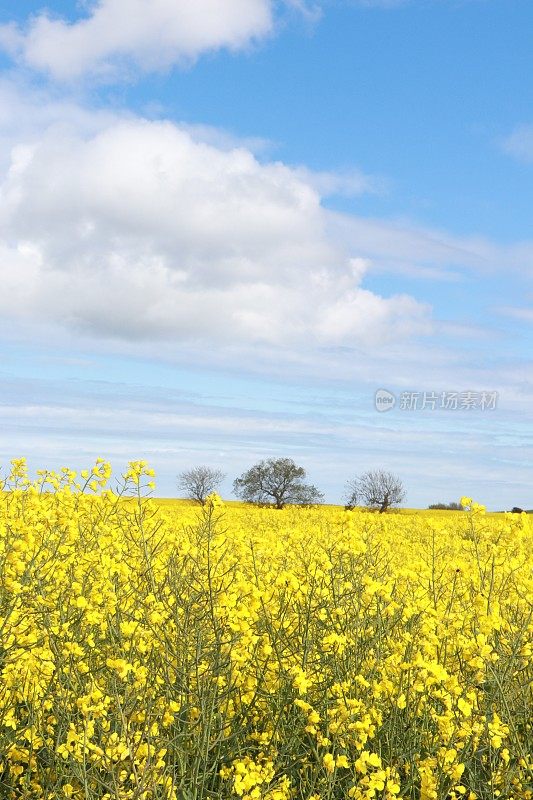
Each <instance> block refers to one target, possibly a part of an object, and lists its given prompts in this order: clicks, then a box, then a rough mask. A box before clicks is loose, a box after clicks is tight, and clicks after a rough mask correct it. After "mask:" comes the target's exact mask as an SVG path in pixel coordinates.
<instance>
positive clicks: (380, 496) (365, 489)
mask: <svg viewBox="0 0 533 800" xmlns="http://www.w3.org/2000/svg"><path fill="white" fill-rule="evenodd" d="M404 497H405V492H404V488H403V483H402V481H401V480H400V478H398V476H397V475H393V474H392V472H386V471H385V470H382V469H378V470H370V471H369V472H364V473H363V474H362V475H360V476H359V478H354V479H353V480H351V481H349V483H348V484H347V502H346V508H354V506H356V505H357V504H358V502H361V503H362V504H363V505H365V506H367V507H368V508H373V509H376V510H377V511H379V512H380V514H383V513H384V512H385V511H387V510H388V509H389V508H391V506H398V505H400V503H401V502H402V500H403V499H404Z"/></svg>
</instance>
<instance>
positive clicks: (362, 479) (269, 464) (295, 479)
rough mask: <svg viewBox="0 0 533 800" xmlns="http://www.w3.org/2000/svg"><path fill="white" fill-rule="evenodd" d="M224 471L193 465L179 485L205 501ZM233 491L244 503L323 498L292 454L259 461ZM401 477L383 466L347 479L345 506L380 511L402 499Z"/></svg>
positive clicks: (277, 504) (297, 502) (235, 483)
mask: <svg viewBox="0 0 533 800" xmlns="http://www.w3.org/2000/svg"><path fill="white" fill-rule="evenodd" d="M225 477H226V476H225V474H224V473H223V472H222V471H221V470H218V469H213V468H211V467H207V466H200V467H194V468H192V469H189V470H186V471H184V472H182V473H181V474H180V475H179V476H178V488H179V489H180V491H181V492H182V493H184V494H185V496H186V497H187V498H188V499H190V500H194V501H195V502H197V503H199V504H200V505H204V504H205V502H206V499H207V497H208V496H209V495H210V494H212V493H213V492H215V491H216V490H217V489H218V487H219V486H220V484H221V483H222V482H223V481H224V479H225ZM233 493H234V494H235V496H236V497H238V498H239V499H241V500H243V501H244V502H246V503H255V504H256V505H262V506H271V507H273V508H277V509H281V508H284V507H285V506H286V505H288V504H290V505H298V506H315V505H319V504H320V503H323V502H324V495H323V494H322V492H320V491H319V489H317V487H316V486H313V485H312V484H309V483H306V471H305V469H304V468H303V467H301V466H298V465H297V464H295V462H294V461H293V460H292V458H268V459H265V460H263V461H259V462H258V463H257V464H254V466H252V467H250V469H248V470H246V472H243V474H242V475H241V476H240V477H238V478H235V480H234V481H233ZM404 497H405V492H404V488H403V484H402V481H401V480H400V478H399V477H398V476H396V475H393V474H392V473H391V472H386V471H385V470H371V471H369V472H364V473H363V474H362V475H360V476H359V477H356V478H353V479H351V480H350V481H348V483H347V485H346V493H345V508H346V509H353V508H356V507H357V506H365V507H366V508H370V509H372V510H375V511H379V512H380V513H384V512H385V511H388V510H389V509H390V508H392V507H394V506H398V505H400V504H401V503H402V501H403V499H404Z"/></svg>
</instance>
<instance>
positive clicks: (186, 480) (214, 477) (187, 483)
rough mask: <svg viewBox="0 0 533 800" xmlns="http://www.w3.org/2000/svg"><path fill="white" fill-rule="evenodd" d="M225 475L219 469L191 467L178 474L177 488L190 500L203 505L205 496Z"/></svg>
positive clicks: (217, 485)
mask: <svg viewBox="0 0 533 800" xmlns="http://www.w3.org/2000/svg"><path fill="white" fill-rule="evenodd" d="M225 477H226V476H225V475H224V473H223V472H221V471H220V470H219V469H212V468H211V467H193V469H188V470H186V471H185V472H182V473H181V474H180V475H178V488H179V489H181V491H183V492H185V494H186V496H187V497H188V498H189V499H190V500H195V501H196V502H197V503H200V505H202V506H203V505H204V503H205V500H206V497H207V496H208V495H210V494H211V493H212V492H214V491H215V489H217V488H218V487H219V486H220V484H221V483H222V481H223V480H224V478H225Z"/></svg>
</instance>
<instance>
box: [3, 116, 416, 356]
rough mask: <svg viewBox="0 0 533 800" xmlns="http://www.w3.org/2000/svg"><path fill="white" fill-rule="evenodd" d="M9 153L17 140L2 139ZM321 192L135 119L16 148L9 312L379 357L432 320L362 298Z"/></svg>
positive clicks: (77, 127)
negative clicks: (339, 348) (355, 348)
mask: <svg viewBox="0 0 533 800" xmlns="http://www.w3.org/2000/svg"><path fill="white" fill-rule="evenodd" d="M5 135H6V137H7V138H8V139H9V137H10V135H11V134H10V133H6V134H5ZM327 219H328V217H327V213H326V212H325V210H324V208H323V207H322V205H321V198H320V195H319V193H318V192H317V189H316V188H315V186H313V185H312V181H308V180H306V179H305V177H304V176H302V174H301V172H300V171H298V170H294V169H291V168H290V167H288V166H286V165H284V164H282V163H276V162H269V163H262V162H260V161H259V160H258V159H257V157H256V156H255V155H254V154H253V153H252V152H251V151H250V150H249V149H248V148H247V147H245V146H240V147H227V146H226V147H219V146H216V145H215V144H212V143H209V142H208V141H206V140H205V137H203V138H202V137H200V138H198V137H195V135H194V131H193V130H187V129H184V128H180V127H179V126H177V125H175V124H173V123H170V122H154V121H147V120H144V119H140V118H136V117H124V118H120V117H116V118H110V117H109V116H107V115H103V116H102V117H101V118H100V117H96V118H92V117H91V116H90V115H88V116H87V118H85V117H84V115H83V114H82V113H81V112H80V113H79V114H77V115H76V114H74V113H72V114H71V115H70V122H68V123H65V120H64V118H63V121H62V124H61V125H58V124H55V123H53V122H50V124H49V126H48V127H47V128H45V130H44V131H42V130H39V131H37V130H36V131H33V132H30V131H29V129H28V130H27V131H26V133H25V135H24V137H23V138H22V139H21V138H20V137H19V138H18V139H17V138H15V139H14V140H13V141H12V143H11V146H10V147H9V158H8V159H4V171H3V176H2V183H1V186H0V234H1V236H2V241H3V244H2V246H1V247H0V279H1V280H2V285H3V292H2V295H1V296H0V312H1V313H2V314H3V315H7V316H11V317H13V316H17V317H18V318H22V319H26V320H28V321H30V320H31V321H38V320H42V321H44V322H55V323H59V324H61V325H63V326H65V327H67V328H68V329H71V330H78V331H83V332H87V333H89V334H90V335H91V336H101V337H116V338H120V339H126V340H135V339H138V340H143V339H153V338H154V337H155V338H159V339H161V340H167V341H178V342H185V341H187V342H204V343H205V342H207V343H209V342H216V343H235V342H243V341H244V342H246V343H254V342H261V343H266V344H269V345H274V346H275V345H281V344H283V345H284V346H289V345H290V344H291V343H292V344H293V345H295V346H297V345H298V344H302V343H306V344H313V343H315V344H317V345H324V344H341V343H351V344H357V343H359V344H361V343H366V344H369V345H374V344H377V345H379V344H381V343H383V342H384V341H388V340H392V339H394V338H395V337H397V336H399V335H410V334H416V333H420V332H426V331H427V330H428V329H429V322H428V309H427V308H426V307H425V306H424V305H422V304H419V303H418V302H416V301H415V300H414V299H413V298H412V297H409V296H404V295H399V296H393V297H389V298H385V297H381V296H379V295H377V294H374V293H372V292H370V291H368V290H366V289H364V288H363V287H362V286H361V281H362V280H363V277H364V272H365V269H366V268H367V266H368V263H367V262H366V261H365V260H364V259H363V260H361V259H357V258H356V259H355V260H351V258H350V256H354V257H357V255H358V254H357V252H354V251H353V250H352V251H351V252H349V251H347V250H345V249H344V248H343V247H340V246H338V245H337V243H336V241H335V238H334V237H332V236H330V234H329V233H328V223H327Z"/></svg>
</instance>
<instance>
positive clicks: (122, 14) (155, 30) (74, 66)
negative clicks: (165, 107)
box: [0, 0, 274, 80]
mask: <svg viewBox="0 0 533 800" xmlns="http://www.w3.org/2000/svg"><path fill="white" fill-rule="evenodd" d="M273 25H274V20H273V3H272V0H231V2H227V0H194V2H189V1H188V0H98V2H96V3H93V4H92V6H91V10H90V13H89V15H88V16H87V17H85V18H83V19H79V20H77V21H75V22H68V21H66V20H64V19H58V18H54V17H52V16H49V15H48V14H47V13H42V14H40V15H38V16H36V17H33V18H32V19H31V20H30V21H29V22H28V24H27V25H26V26H25V27H23V28H20V27H18V26H16V25H14V24H9V25H4V26H2V27H0V45H2V46H3V47H4V49H6V50H7V51H8V52H10V53H11V54H12V55H13V56H15V57H16V58H18V59H20V60H21V61H22V62H24V63H25V64H26V65H27V66H29V67H31V68H33V69H36V70H42V71H44V72H47V73H49V74H50V75H52V76H53V77H54V78H56V79H59V80H71V79H76V78H78V77H80V76H82V75H84V74H87V73H91V74H94V73H96V74H100V75H101V76H103V77H106V76H107V77H109V76H114V75H116V73H117V70H119V71H121V70H122V69H123V68H124V67H127V66H130V65H132V64H133V65H135V66H137V67H140V68H141V69H145V70H158V69H162V68H166V67H169V66H172V65H173V64H176V63H180V62H187V61H191V60H194V59H195V58H197V57H198V56H199V55H200V54H202V53H205V52H208V51H212V50H217V49H219V48H228V49H230V50H238V49H241V48H243V47H246V46H248V45H249V44H250V43H251V42H254V41H255V40H257V39H260V38H262V37H264V36H267V35H268V34H270V33H271V32H272V29H273Z"/></svg>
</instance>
